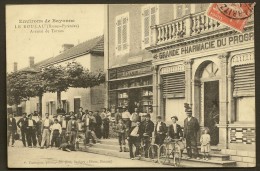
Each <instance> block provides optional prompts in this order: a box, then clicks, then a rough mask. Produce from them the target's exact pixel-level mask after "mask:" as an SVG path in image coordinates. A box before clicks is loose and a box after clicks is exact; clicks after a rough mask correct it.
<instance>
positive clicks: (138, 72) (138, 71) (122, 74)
mask: <svg viewBox="0 0 260 171" xmlns="http://www.w3.org/2000/svg"><path fill="white" fill-rule="evenodd" d="M151 71H152V70H151V67H145V68H140V69H135V70H130V71H122V72H119V73H118V74H117V77H118V78H122V77H129V76H135V75H141V74H146V73H149V72H151Z"/></svg>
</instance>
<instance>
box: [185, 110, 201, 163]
mask: <svg viewBox="0 0 260 171" xmlns="http://www.w3.org/2000/svg"><path fill="white" fill-rule="evenodd" d="M185 108H186V109H185V112H186V114H187V118H186V119H185V120H184V138H186V148H187V154H188V159H189V158H192V157H193V158H196V159H198V160H199V159H200V158H199V157H198V148H197V132H198V131H199V128H200V127H199V122H198V120H197V118H195V117H193V116H192V110H191V108H190V107H189V106H187V105H185Z"/></svg>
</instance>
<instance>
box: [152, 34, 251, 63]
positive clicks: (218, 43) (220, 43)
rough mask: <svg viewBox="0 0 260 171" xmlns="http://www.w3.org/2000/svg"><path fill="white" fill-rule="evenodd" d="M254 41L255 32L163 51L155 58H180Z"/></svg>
mask: <svg viewBox="0 0 260 171" xmlns="http://www.w3.org/2000/svg"><path fill="white" fill-rule="evenodd" d="M253 40H254V32H249V33H244V34H239V35H234V36H230V37H224V38H221V39H216V40H210V41H206V42H202V43H199V44H194V45H188V46H184V47H181V48H175V49H170V50H166V51H162V52H159V53H156V54H154V56H153V58H154V59H155V60H158V59H165V58H169V57H173V56H178V55H184V54H191V53H195V52H201V51H204V50H209V49H215V48H221V47H225V46H230V45H237V44H240V43H245V42H249V41H253Z"/></svg>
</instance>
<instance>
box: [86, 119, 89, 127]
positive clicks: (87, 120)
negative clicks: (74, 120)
mask: <svg viewBox="0 0 260 171" xmlns="http://www.w3.org/2000/svg"><path fill="white" fill-rule="evenodd" d="M86 125H87V126H89V118H86Z"/></svg>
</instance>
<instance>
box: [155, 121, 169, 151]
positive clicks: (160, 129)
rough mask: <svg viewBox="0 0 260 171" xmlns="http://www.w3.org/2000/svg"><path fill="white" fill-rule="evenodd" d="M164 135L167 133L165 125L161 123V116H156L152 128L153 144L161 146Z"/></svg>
mask: <svg viewBox="0 0 260 171" xmlns="http://www.w3.org/2000/svg"><path fill="white" fill-rule="evenodd" d="M166 133H167V127H166V124H165V123H164V122H162V117H161V116H157V122H156V125H155V127H154V136H155V141H154V143H155V144H157V145H159V146H160V145H162V144H163V142H164V139H165V137H166Z"/></svg>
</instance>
